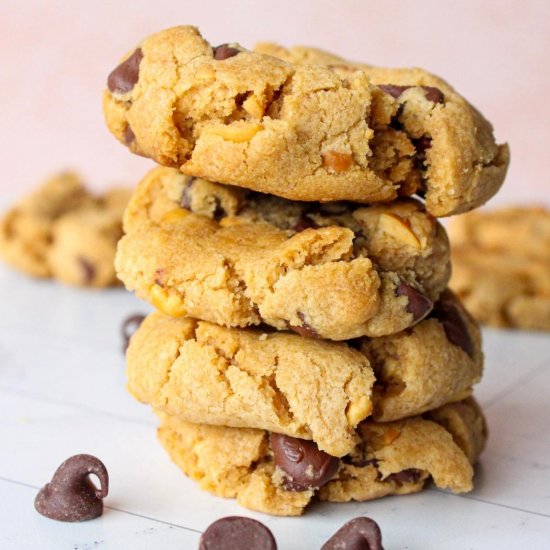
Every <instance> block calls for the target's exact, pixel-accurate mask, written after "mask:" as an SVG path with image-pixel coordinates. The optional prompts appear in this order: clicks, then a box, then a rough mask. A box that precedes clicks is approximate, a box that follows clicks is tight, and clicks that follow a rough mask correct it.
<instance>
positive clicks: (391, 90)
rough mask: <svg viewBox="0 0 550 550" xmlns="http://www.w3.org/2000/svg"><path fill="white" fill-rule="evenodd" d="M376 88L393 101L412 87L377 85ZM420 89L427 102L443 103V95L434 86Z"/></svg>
mask: <svg viewBox="0 0 550 550" xmlns="http://www.w3.org/2000/svg"><path fill="white" fill-rule="evenodd" d="M378 87H379V88H380V89H381V90H382V91H383V92H386V93H387V94H389V95H391V96H392V97H394V98H395V99H398V98H399V96H400V95H401V94H402V93H403V92H404V91H405V90H408V89H409V88H412V87H413V86H398V85H396V84H379V85H378ZM421 88H422V89H423V90H424V92H425V93H424V95H425V96H426V99H427V100H428V101H432V102H433V103H443V102H444V101H445V96H444V95H443V92H442V91H441V90H440V89H439V88H435V87H434V86H421Z"/></svg>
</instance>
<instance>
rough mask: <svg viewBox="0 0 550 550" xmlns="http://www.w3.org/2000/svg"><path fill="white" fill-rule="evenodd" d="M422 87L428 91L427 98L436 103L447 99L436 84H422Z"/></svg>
mask: <svg viewBox="0 0 550 550" xmlns="http://www.w3.org/2000/svg"><path fill="white" fill-rule="evenodd" d="M422 88H423V89H424V91H425V92H426V99H427V100H429V101H433V102H434V103H443V102H444V101H445V96H444V95H443V92H442V91H441V90H440V89H439V88H435V87H434V86H422Z"/></svg>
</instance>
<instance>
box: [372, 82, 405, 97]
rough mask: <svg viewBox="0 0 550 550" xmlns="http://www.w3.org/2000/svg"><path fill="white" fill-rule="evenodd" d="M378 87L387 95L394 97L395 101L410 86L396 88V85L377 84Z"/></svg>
mask: <svg viewBox="0 0 550 550" xmlns="http://www.w3.org/2000/svg"><path fill="white" fill-rule="evenodd" d="M378 87H379V88H380V89H381V90H382V91H383V92H386V93H387V94H388V95H391V96H392V97H395V99H397V98H398V97H399V96H400V95H401V94H402V93H403V92H404V91H405V90H408V89H409V88H410V86H397V85H396V84H378Z"/></svg>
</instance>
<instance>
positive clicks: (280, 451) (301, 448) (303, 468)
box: [270, 433, 340, 491]
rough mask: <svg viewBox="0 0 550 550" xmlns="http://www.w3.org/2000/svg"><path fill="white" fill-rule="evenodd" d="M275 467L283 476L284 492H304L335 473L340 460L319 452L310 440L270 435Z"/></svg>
mask: <svg viewBox="0 0 550 550" xmlns="http://www.w3.org/2000/svg"><path fill="white" fill-rule="evenodd" d="M270 444H271V449H272V451H273V457H274V459H275V464H276V465H277V466H278V467H279V468H280V469H281V470H282V471H283V472H284V473H285V474H286V475H285V482H284V484H285V489H287V490H289V491H307V490H308V489H311V488H314V487H315V488H317V487H322V486H323V485H325V483H327V482H328V481H330V479H331V478H332V477H334V475H335V474H336V472H337V471H338V468H339V466H340V460H339V459H338V458H337V457H334V456H330V455H329V454H327V453H325V452H324V451H321V450H319V447H317V444H316V443H315V442H314V441H307V440H305V439H298V438H296V437H290V436H288V435H281V434H276V433H272V434H271V437H270Z"/></svg>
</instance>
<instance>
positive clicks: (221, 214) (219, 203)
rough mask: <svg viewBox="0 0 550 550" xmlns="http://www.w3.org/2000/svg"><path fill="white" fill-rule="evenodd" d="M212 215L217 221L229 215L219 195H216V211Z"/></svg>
mask: <svg viewBox="0 0 550 550" xmlns="http://www.w3.org/2000/svg"><path fill="white" fill-rule="evenodd" d="M212 216H213V218H214V219H215V220H216V221H217V222H219V221H220V220H221V219H222V218H225V217H226V216H227V212H226V211H225V210H224V208H223V207H222V201H221V200H220V199H219V197H214V213H213V214H212Z"/></svg>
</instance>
